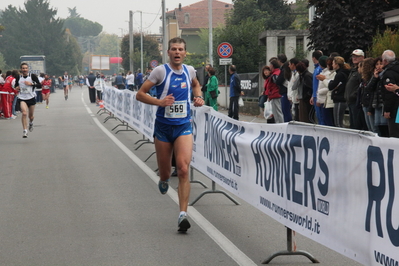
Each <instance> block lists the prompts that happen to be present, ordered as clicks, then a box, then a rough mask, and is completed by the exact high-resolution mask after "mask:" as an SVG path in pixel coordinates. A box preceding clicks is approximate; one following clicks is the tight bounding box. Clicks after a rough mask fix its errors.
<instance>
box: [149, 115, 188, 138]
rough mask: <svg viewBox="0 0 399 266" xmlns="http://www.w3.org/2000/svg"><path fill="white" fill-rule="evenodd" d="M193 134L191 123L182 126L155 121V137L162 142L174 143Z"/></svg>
mask: <svg viewBox="0 0 399 266" xmlns="http://www.w3.org/2000/svg"><path fill="white" fill-rule="evenodd" d="M192 133H193V130H192V128H191V122H187V123H185V124H182V125H168V124H164V123H161V122H158V121H157V120H155V128H154V137H156V138H157V139H158V140H160V141H163V142H170V143H173V142H174V141H175V140H176V139H177V138H178V137H180V136H184V135H190V134H192Z"/></svg>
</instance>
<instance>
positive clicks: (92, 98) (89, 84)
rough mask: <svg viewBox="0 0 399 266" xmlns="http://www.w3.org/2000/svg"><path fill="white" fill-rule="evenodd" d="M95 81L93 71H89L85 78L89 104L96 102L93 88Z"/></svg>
mask: <svg viewBox="0 0 399 266" xmlns="http://www.w3.org/2000/svg"><path fill="white" fill-rule="evenodd" d="M95 81H96V76H94V74H93V71H90V73H89V75H88V76H87V78H86V85H87V87H88V88H89V99H90V103H95V102H96V88H95V87H94V82H95Z"/></svg>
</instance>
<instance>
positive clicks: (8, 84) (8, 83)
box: [2, 76, 16, 93]
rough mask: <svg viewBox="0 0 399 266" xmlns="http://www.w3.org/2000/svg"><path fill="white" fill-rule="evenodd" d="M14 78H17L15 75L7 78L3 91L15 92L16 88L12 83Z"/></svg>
mask: <svg viewBox="0 0 399 266" xmlns="http://www.w3.org/2000/svg"><path fill="white" fill-rule="evenodd" d="M13 80H15V78H14V77H13V76H8V77H6V80H5V83H4V85H3V89H2V91H6V92H9V93H12V92H14V93H15V92H16V90H14V88H13V87H12V85H11V84H12V82H13Z"/></svg>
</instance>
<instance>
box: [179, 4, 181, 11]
mask: <svg viewBox="0 0 399 266" xmlns="http://www.w3.org/2000/svg"><path fill="white" fill-rule="evenodd" d="M179 11H181V3H179Z"/></svg>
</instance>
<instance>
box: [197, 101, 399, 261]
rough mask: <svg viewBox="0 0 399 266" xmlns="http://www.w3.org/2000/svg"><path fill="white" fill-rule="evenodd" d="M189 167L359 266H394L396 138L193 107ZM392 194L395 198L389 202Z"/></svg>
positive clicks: (398, 210)
mask: <svg viewBox="0 0 399 266" xmlns="http://www.w3.org/2000/svg"><path fill="white" fill-rule="evenodd" d="M192 114H193V133H194V147H193V158H192V166H193V167H195V168H196V169H198V170H199V171H200V172H202V173H204V174H206V175H207V176H208V177H209V178H211V179H212V180H213V181H215V182H216V183H217V184H218V185H220V186H222V187H223V188H225V189H226V190H228V191H230V192H231V193H233V194H235V195H236V196H238V197H240V198H242V199H243V200H245V201H247V202H248V203H250V204H251V205H253V206H255V207H256V208H258V209H259V210H261V211H262V212H264V213H265V214H267V215H269V216H270V217H272V218H274V219H275V220H277V221H278V222H280V223H282V224H283V225H285V226H287V227H289V228H291V229H293V230H295V231H296V232H299V233H301V234H303V235H304V236H307V237H308V238H311V239H312V240H314V241H317V242H319V243H321V244H323V245H325V246H327V247H329V248H331V249H333V250H336V251H337V252H339V253H341V254H343V255H345V256H347V257H349V258H352V259H353V260H356V261H358V262H360V263H363V264H365V265H381V264H383V265H398V261H399V228H398V226H399V197H398V196H396V197H395V195H398V194H399V184H398V183H399V180H397V179H396V180H395V172H398V171H399V164H398V159H396V160H395V156H394V155H395V153H396V154H397V153H399V141H398V140H397V139H386V138H379V137H375V136H366V135H361V134H359V133H358V132H355V131H350V130H339V129H335V128H330V127H314V126H313V125H301V124H299V125H297V124H287V123H285V124H259V123H247V122H239V121H236V120H233V119H230V118H228V117H226V116H225V115H223V114H220V113H218V112H216V111H214V110H213V109H211V108H207V107H201V108H195V107H194V108H193V111H192ZM395 198H396V201H395Z"/></svg>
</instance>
